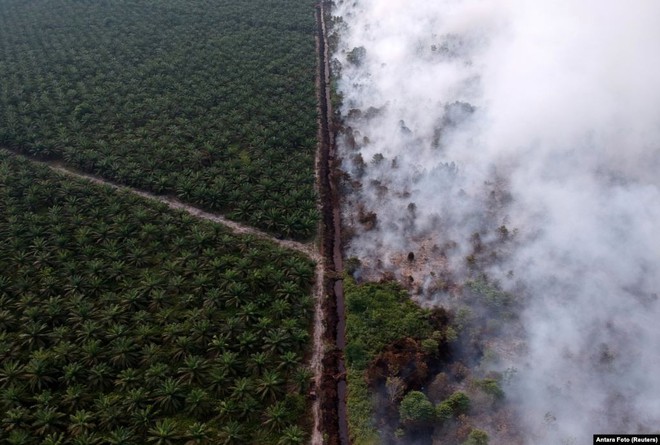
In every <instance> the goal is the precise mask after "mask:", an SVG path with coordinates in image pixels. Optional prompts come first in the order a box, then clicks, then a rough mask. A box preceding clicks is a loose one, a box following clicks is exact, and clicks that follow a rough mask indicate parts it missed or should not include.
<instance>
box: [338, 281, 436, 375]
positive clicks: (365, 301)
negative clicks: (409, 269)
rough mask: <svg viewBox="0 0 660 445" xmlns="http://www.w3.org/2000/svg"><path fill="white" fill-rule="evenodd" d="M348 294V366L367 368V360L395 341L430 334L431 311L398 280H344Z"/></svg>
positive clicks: (423, 336)
mask: <svg viewBox="0 0 660 445" xmlns="http://www.w3.org/2000/svg"><path fill="white" fill-rule="evenodd" d="M344 293H345V296H346V309H347V311H346V312H347V313H346V327H347V328H346V329H347V331H346V340H347V342H348V344H347V347H346V358H347V361H348V364H349V366H352V367H354V368H356V369H364V367H365V366H366V365H367V363H368V362H369V361H370V360H371V359H373V358H374V357H375V356H376V355H377V354H379V353H380V352H381V351H382V350H383V348H384V347H385V346H386V345H387V344H389V343H391V342H392V341H394V340H398V339H400V338H403V337H414V338H425V337H428V336H429V335H431V332H432V327H431V325H430V324H429V323H428V320H427V317H428V311H426V310H424V309H422V308H420V307H419V306H417V305H416V304H415V303H414V302H412V301H411V300H410V297H409V296H408V293H407V292H406V290H405V289H403V288H402V287H401V286H400V285H399V284H398V283H396V282H383V283H364V284H360V285H358V284H357V283H355V280H353V279H352V278H350V277H347V278H346V279H345V280H344Z"/></svg>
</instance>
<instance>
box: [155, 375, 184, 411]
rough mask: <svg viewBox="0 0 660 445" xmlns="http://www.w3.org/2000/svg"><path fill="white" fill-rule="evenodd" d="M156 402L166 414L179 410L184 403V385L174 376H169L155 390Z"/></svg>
mask: <svg viewBox="0 0 660 445" xmlns="http://www.w3.org/2000/svg"><path fill="white" fill-rule="evenodd" d="M154 394H155V397H154V402H155V404H156V406H157V407H158V408H159V409H161V410H162V411H163V413H165V414H172V413H175V412H178V411H179V410H180V409H181V408H182V407H183V404H184V401H185V395H184V392H183V386H182V385H181V384H180V383H179V382H177V381H176V380H174V379H173V378H167V379H165V381H164V382H163V383H162V385H161V386H160V387H159V388H157V389H156V391H155V393H154Z"/></svg>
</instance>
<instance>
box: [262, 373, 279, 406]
mask: <svg viewBox="0 0 660 445" xmlns="http://www.w3.org/2000/svg"><path fill="white" fill-rule="evenodd" d="M283 383H284V380H283V379H282V377H281V376H280V374H279V373H278V372H277V371H272V370H266V371H264V374H263V376H262V377H261V379H259V381H258V382H257V394H259V396H260V397H261V400H275V399H277V397H278V396H279V395H280V394H282V392H283V388H282V384H283Z"/></svg>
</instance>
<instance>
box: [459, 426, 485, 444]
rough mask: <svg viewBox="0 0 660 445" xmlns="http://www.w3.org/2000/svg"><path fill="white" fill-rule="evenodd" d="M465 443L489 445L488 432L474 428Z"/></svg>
mask: <svg viewBox="0 0 660 445" xmlns="http://www.w3.org/2000/svg"><path fill="white" fill-rule="evenodd" d="M463 445H488V434H487V433H486V432H485V431H482V430H478V429H476V428H475V429H473V430H472V431H470V434H469V435H468V438H467V440H466V441H465V442H463Z"/></svg>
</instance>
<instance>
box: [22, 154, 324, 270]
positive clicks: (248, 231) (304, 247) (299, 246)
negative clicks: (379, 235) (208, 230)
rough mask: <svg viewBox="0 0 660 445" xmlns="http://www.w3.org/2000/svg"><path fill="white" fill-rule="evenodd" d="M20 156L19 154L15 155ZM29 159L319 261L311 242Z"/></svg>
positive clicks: (49, 162) (319, 256) (49, 163)
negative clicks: (263, 229) (302, 241)
mask: <svg viewBox="0 0 660 445" xmlns="http://www.w3.org/2000/svg"><path fill="white" fill-rule="evenodd" d="M16 156H20V155H16ZM30 161H32V162H34V163H35V164H41V165H44V166H46V167H48V168H50V169H52V170H54V171H56V172H59V173H62V174H65V175H67V176H72V177H75V178H80V179H85V180H87V181H90V182H93V183H95V184H99V185H105V186H108V187H112V188H114V189H117V190H123V191H127V192H129V193H133V194H135V195H138V196H141V197H143V198H146V199H150V200H153V201H158V202H161V203H163V204H166V205H167V206H168V207H169V208H171V209H175V210H183V211H184V212H187V213H189V214H191V215H192V216H195V217H197V218H200V219H205V220H207V221H213V222H215V223H219V224H222V225H223V226H226V227H227V228H229V230H231V231H232V232H233V233H235V234H237V235H252V236H256V237H258V238H261V239H265V240H268V241H270V242H272V243H275V244H277V245H279V246H280V247H283V248H285V249H291V250H295V251H296V252H300V253H302V254H303V255H306V256H308V257H309V258H311V259H312V260H314V261H316V262H317V263H318V262H320V261H321V255H320V253H319V251H318V249H317V248H316V246H315V245H314V244H313V243H309V244H305V243H300V242H298V241H292V240H283V239H278V238H276V237H274V236H272V235H269V234H268V233H265V232H262V231H261V230H257V229H255V228H253V227H250V226H246V225H244V224H241V223H238V222H236V221H232V220H229V219H227V218H225V217H224V216H222V215H219V214H217V213H210V212H207V211H205V210H202V209H200V208H198V207H195V206H191V205H189V204H186V203H184V202H182V201H180V200H178V199H176V198H172V197H169V196H161V195H155V194H153V193H150V192H145V191H144V190H139V189H135V188H133V187H128V186H124V185H119V184H116V183H114V182H111V181H107V180H105V179H103V178H100V177H98V176H94V175H90V174H87V173H81V172H79V171H76V170H74V169H72V168H69V167H66V166H64V165H63V164H62V163H61V162H59V161H39V160H35V159H30Z"/></svg>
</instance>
